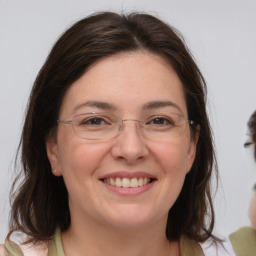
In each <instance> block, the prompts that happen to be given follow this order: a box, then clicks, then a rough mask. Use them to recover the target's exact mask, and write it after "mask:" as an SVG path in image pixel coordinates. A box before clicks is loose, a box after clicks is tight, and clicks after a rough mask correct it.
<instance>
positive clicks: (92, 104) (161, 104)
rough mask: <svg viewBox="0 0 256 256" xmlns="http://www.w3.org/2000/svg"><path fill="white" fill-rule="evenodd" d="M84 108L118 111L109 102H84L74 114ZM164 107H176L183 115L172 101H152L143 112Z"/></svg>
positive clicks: (76, 108)
mask: <svg viewBox="0 0 256 256" xmlns="http://www.w3.org/2000/svg"><path fill="white" fill-rule="evenodd" d="M82 107H95V108H98V109H102V110H108V111H110V110H116V109H117V107H116V106H115V105H113V104H110V103H107V102H102V101H86V102H83V103H81V104H78V105H77V106H75V107H74V109H73V113H74V112H76V111H77V110H79V109H80V108H82ZM164 107H174V108H176V109H177V110H179V111H180V112H181V113H182V114H183V112H182V110H181V108H180V107H179V106H178V105H177V104H175V103H174V102H172V101H160V100H157V101H150V102H148V103H146V104H145V105H144V106H143V110H152V109H159V108H164Z"/></svg>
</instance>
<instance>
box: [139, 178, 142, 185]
mask: <svg viewBox="0 0 256 256" xmlns="http://www.w3.org/2000/svg"><path fill="white" fill-rule="evenodd" d="M139 186H140V187H141V186H143V178H139Z"/></svg>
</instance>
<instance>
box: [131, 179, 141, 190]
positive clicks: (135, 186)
mask: <svg viewBox="0 0 256 256" xmlns="http://www.w3.org/2000/svg"><path fill="white" fill-rule="evenodd" d="M138 186H139V184H138V179H136V178H132V179H131V182H130V187H132V188H137V187H138Z"/></svg>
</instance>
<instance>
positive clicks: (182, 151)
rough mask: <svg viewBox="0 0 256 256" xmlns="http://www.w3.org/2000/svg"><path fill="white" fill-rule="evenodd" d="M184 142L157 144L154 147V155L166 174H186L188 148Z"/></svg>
mask: <svg viewBox="0 0 256 256" xmlns="http://www.w3.org/2000/svg"><path fill="white" fill-rule="evenodd" d="M186 145H187V143H186V142H185V141H178V140H177V141H176V142H175V141H173V142H169V143H158V144H157V145H156V146H155V147H154V155H155V157H156V158H157V161H158V163H159V164H160V165H161V167H162V169H163V170H164V171H165V172H166V173H167V172H172V173H176V172H178V174H179V173H180V172H183V171H184V172H186V169H187V168H186V166H187V157H188V147H187V146H186Z"/></svg>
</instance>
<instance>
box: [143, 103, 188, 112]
mask: <svg viewBox="0 0 256 256" xmlns="http://www.w3.org/2000/svg"><path fill="white" fill-rule="evenodd" d="M164 107H174V108H176V109H177V110H179V111H180V112H181V113H183V112H182V110H181V108H180V107H179V106H178V105H177V104H175V103H174V102H172V101H150V102H148V103H146V104H145V105H144V106H143V109H145V110H148V109H158V108H164Z"/></svg>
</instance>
